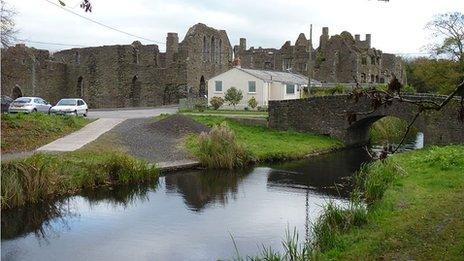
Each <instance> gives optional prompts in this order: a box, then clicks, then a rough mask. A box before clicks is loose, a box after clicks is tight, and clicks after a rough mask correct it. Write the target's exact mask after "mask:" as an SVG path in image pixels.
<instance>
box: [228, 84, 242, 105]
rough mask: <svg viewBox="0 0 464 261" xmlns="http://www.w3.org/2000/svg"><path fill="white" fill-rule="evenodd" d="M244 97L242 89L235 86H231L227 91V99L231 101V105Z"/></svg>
mask: <svg viewBox="0 0 464 261" xmlns="http://www.w3.org/2000/svg"><path fill="white" fill-rule="evenodd" d="M242 99H243V94H242V91H240V90H237V88H235V87H231V88H230V89H228V90H227V91H226V96H225V100H226V101H227V102H229V105H233V106H234V109H235V106H236V105H237V104H238V103H239V102H240V101H241V100H242Z"/></svg>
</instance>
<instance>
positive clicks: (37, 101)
mask: <svg viewBox="0 0 464 261" xmlns="http://www.w3.org/2000/svg"><path fill="white" fill-rule="evenodd" d="M51 107H52V105H51V104H50V103H49V102H47V101H46V100H44V99H42V98H40V97H19V98H17V99H16V100H14V101H13V102H12V103H11V104H10V107H9V108H8V111H9V112H10V113H14V112H25V113H31V112H45V113H48V111H49V110H50V108H51Z"/></svg>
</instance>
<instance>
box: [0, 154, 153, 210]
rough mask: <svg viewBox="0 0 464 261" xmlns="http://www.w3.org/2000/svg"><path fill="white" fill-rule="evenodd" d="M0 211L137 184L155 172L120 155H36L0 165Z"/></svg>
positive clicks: (136, 161)
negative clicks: (95, 189) (103, 188)
mask: <svg viewBox="0 0 464 261" xmlns="http://www.w3.org/2000/svg"><path fill="white" fill-rule="evenodd" d="M1 167H2V176H1V187H2V191H1V208H2V209H8V208H15V207H22V206H25V205H28V204H35V203H39V202H42V201H46V200H50V199H53V198H56V197H59V196H63V195H71V194H75V193H77V192H79V191H81V190H83V189H87V188H97V187H111V186H114V185H122V184H130V183H139V182H143V181H149V180H153V179H156V178H157V177H158V170H157V169H156V168H155V167H153V166H149V165H148V164H147V163H146V162H143V161H139V160H137V159H135V158H133V157H131V156H128V155H127V154H125V153H123V152H120V151H113V150H106V151H91V150H79V151H75V152H69V153H63V154H35V155H33V156H31V157H29V158H26V159H23V160H15V161H10V162H6V163H2V165H1Z"/></svg>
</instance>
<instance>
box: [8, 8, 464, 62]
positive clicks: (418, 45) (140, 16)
mask: <svg viewBox="0 0 464 261" xmlns="http://www.w3.org/2000/svg"><path fill="white" fill-rule="evenodd" d="M49 1H52V2H53V3H58V0H49ZM63 1H64V2H65V3H66V4H67V7H68V8H70V9H71V10H72V11H74V12H77V13H79V14H81V15H83V16H86V17H89V18H91V19H94V20H97V21H99V22H101V23H103V24H106V25H109V26H112V27H115V28H118V29H120V30H123V31H126V32H129V33H132V34H135V35H137V36H141V37H144V38H148V39H150V40H154V41H160V42H165V39H166V33H167V32H177V33H179V38H180V39H181V40H182V39H183V38H184V35H185V33H186V32H187V30H188V28H189V27H190V26H192V25H194V24H196V23H199V22H201V23H205V24H207V25H209V26H212V27H214V28H217V29H224V30H226V31H227V33H228V35H229V39H230V41H231V44H232V45H235V44H238V40H239V38H240V37H245V38H247V44H248V46H255V47H259V46H262V47H275V48H280V47H281V46H282V45H283V43H284V42H285V41H286V40H291V41H292V43H294V41H295V40H296V38H297V36H298V34H299V33H300V32H304V33H306V35H307V36H308V35H309V25H310V24H313V39H316V41H315V42H314V44H315V45H316V46H317V45H318V39H319V36H320V34H321V30H322V29H321V28H322V27H323V26H328V27H329V33H330V34H331V35H333V34H339V33H341V32H342V31H345V30H346V31H349V32H351V33H352V34H353V35H354V34H361V39H364V35H365V34H366V33H371V34H372V45H373V47H376V48H378V49H381V50H383V51H384V52H391V53H421V52H424V50H423V46H425V45H426V44H427V43H430V42H431V41H433V40H434V39H433V38H432V37H430V32H428V31H426V30H425V29H424V27H425V25H426V23H427V22H428V21H430V19H432V18H433V16H434V15H435V14H439V13H444V12H450V11H459V12H463V13H464V0H390V2H379V1H377V0H370V1H369V0H222V1H217V0H169V1H165V0H164V1H162V0H130V1H128V0H124V1H123V0H90V1H91V3H92V5H93V11H92V12H91V13H85V12H84V11H83V10H82V9H80V8H79V7H78V5H79V2H80V0H63ZM7 2H8V3H9V4H10V5H12V6H14V8H15V9H16V11H17V12H18V15H17V17H16V23H17V27H18V29H19V34H18V35H17V38H19V39H27V40H29V41H40V42H51V43H62V44H70V45H76V46H99V45H110V44H129V43H131V42H133V41H134V40H140V39H136V38H135V37H131V36H127V35H124V34H121V33H118V32H115V31H112V30H110V29H107V28H104V27H101V26H100V25H97V24H94V23H92V22H89V21H87V20H85V19H83V18H81V17H78V16H75V15H73V14H71V13H69V12H66V11H64V10H62V9H60V8H59V7H56V6H54V5H53V4H51V3H49V2H47V1H46V0H15V1H12V0H7ZM140 41H141V42H142V43H144V44H150V43H151V42H149V41H147V40H140ZM27 44H28V45H29V46H34V47H36V48H42V49H48V50H60V49H69V48H72V47H71V46H59V45H51V44H37V43H27ZM158 45H159V46H160V49H161V50H164V49H165V47H164V46H163V44H158Z"/></svg>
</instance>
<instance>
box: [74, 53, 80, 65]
mask: <svg viewBox="0 0 464 261" xmlns="http://www.w3.org/2000/svg"><path fill="white" fill-rule="evenodd" d="M74 61H75V62H76V64H77V65H79V64H80V63H81V54H80V53H79V52H78V51H76V53H75V54H74Z"/></svg>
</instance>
